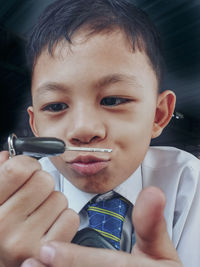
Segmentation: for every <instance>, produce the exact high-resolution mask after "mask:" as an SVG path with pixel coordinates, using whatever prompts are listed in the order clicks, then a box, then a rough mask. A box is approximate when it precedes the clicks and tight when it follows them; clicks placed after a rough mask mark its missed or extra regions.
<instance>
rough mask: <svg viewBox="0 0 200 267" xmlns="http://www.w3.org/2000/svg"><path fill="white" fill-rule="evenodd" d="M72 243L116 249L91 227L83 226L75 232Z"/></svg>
mask: <svg viewBox="0 0 200 267" xmlns="http://www.w3.org/2000/svg"><path fill="white" fill-rule="evenodd" d="M72 243H74V244H78V245H81V246H85V247H95V248H107V249H113V250H116V248H115V247H114V246H113V245H112V244H111V243H110V242H108V241H107V240H106V239H105V238H104V237H103V236H102V235H101V234H100V233H98V232H97V231H95V230H94V229H91V228H84V229H82V230H80V231H78V232H77V234H76V235H75V237H74V238H73V240H72Z"/></svg>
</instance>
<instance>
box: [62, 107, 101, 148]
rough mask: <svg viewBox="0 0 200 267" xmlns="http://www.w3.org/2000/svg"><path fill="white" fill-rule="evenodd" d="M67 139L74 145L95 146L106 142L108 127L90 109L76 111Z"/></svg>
mask: <svg viewBox="0 0 200 267" xmlns="http://www.w3.org/2000/svg"><path fill="white" fill-rule="evenodd" d="M67 137H68V138H67V139H68V141H69V142H70V143H71V144H73V145H81V144H95V143H98V142H100V141H102V140H104V139H105V137H106V127H105V125H104V123H103V121H102V117H101V116H100V115H99V114H97V112H96V111H94V110H93V109H92V108H90V107H87V108H85V107H84V108H83V109H78V110H76V111H74V112H73V116H72V117H71V122H70V127H69V128H68V133H67Z"/></svg>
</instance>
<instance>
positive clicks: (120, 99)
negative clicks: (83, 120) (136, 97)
mask: <svg viewBox="0 0 200 267" xmlns="http://www.w3.org/2000/svg"><path fill="white" fill-rule="evenodd" d="M105 101H107V103H106V102H105ZM130 101H131V100H130V99H128V98H123V97H116V96H110V97H105V98H103V99H102V100H101V102H100V104H101V105H102V106H108V107H114V106H118V105H122V104H126V103H128V102H130ZM113 102H114V103H113Z"/></svg>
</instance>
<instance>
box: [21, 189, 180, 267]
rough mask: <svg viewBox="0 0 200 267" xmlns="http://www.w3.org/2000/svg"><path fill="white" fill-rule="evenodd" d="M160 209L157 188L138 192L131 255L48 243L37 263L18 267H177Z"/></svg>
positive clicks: (32, 261)
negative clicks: (134, 234)
mask: <svg viewBox="0 0 200 267" xmlns="http://www.w3.org/2000/svg"><path fill="white" fill-rule="evenodd" d="M164 207H165V198H164V195H163V193H162V192H161V191H160V190H159V189H157V188H154V187H150V188H146V189H144V190H143V191H142V192H141V193H140V195H139V197H138V199H137V202H136V205H135V208H134V211H133V223H134V226H135V231H136V245H135V246H134V248H133V250H132V253H131V254H127V253H124V252H116V251H112V250H106V249H96V248H87V247H81V246H78V245H74V244H65V243H61V242H50V243H49V244H46V245H45V246H43V247H42V248H41V250H40V256H39V257H38V259H39V260H36V259H33V258H32V259H28V260H26V261H25V262H24V263H23V264H22V267H28V266H29V267H30V266H32V267H33V266H34V267H44V266H48V267H71V266H73V267H93V266H95V267H102V266H104V267H113V265H114V266H115V267H120V266H124V267H181V266H182V264H181V262H180V260H179V258H178V256H177V253H176V250H175V248H174V247H173V245H172V242H171V241H170V239H169V236H168V234H167V229H166V224H165V220H164V216H163V211H164Z"/></svg>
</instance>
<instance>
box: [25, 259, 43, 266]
mask: <svg viewBox="0 0 200 267" xmlns="http://www.w3.org/2000/svg"><path fill="white" fill-rule="evenodd" d="M45 266H46V265H44V264H42V263H41V262H39V261H37V260H35V259H27V260H25V261H24V262H23V263H22V265H21V267H45Z"/></svg>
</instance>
